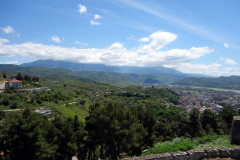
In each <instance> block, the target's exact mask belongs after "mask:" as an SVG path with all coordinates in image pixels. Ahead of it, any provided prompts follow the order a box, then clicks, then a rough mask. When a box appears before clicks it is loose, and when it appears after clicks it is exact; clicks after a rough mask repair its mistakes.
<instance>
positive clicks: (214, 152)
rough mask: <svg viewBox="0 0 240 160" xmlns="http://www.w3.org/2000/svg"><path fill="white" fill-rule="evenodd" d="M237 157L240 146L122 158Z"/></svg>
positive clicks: (199, 159)
mask: <svg viewBox="0 0 240 160" xmlns="http://www.w3.org/2000/svg"><path fill="white" fill-rule="evenodd" d="M210 157H211V158H216V157H220V158H230V157H231V158H237V157H240V147H233V148H231V149H228V148H226V147H223V148H219V149H217V148H207V149H205V150H201V149H199V150H190V151H187V152H173V153H171V154H168V153H159V154H154V155H149V156H145V157H132V158H124V159H122V160H202V159H204V158H210Z"/></svg>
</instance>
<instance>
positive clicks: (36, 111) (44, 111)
mask: <svg viewBox="0 0 240 160" xmlns="http://www.w3.org/2000/svg"><path fill="white" fill-rule="evenodd" d="M33 112H35V113H38V114H42V115H50V114H51V110H45V109H43V108H39V109H36V110H34V111H33Z"/></svg>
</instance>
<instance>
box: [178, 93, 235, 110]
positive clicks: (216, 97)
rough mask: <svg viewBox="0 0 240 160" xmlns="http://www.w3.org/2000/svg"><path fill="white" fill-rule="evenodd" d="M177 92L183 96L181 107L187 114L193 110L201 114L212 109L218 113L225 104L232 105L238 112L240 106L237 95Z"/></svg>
mask: <svg viewBox="0 0 240 160" xmlns="http://www.w3.org/2000/svg"><path fill="white" fill-rule="evenodd" d="M176 92H177V93H178V94H179V95H180V96H181V98H180V105H179V107H182V108H184V109H186V110H187V112H190V111H191V110H192V109H193V108H198V109H199V110H200V112H203V111H204V110H205V109H211V110H213V111H214V112H216V113H218V112H219V111H220V110H222V109H223V107H224V106H223V104H224V105H230V106H232V107H233V109H235V110H238V106H239V104H240V95H239V94H237V93H231V94H229V93H226V92H220V93H218V94H214V93H202V92H181V91H176Z"/></svg>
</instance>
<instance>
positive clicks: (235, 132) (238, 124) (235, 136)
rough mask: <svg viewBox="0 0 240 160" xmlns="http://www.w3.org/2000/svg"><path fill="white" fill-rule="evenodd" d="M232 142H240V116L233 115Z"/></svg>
mask: <svg viewBox="0 0 240 160" xmlns="http://www.w3.org/2000/svg"><path fill="white" fill-rule="evenodd" d="M230 142H231V143H232V144H233V143H234V144H240V116H234V117H233V121H232V128H231V134H230Z"/></svg>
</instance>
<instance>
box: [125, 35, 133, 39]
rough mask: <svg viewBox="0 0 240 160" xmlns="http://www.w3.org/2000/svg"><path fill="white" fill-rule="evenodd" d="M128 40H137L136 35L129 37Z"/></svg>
mask: <svg viewBox="0 0 240 160" xmlns="http://www.w3.org/2000/svg"><path fill="white" fill-rule="evenodd" d="M126 39H127V40H134V39H135V36H134V35H131V36H130V37H127V38H126Z"/></svg>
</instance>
